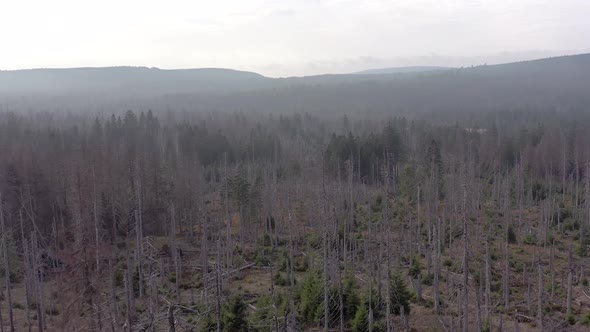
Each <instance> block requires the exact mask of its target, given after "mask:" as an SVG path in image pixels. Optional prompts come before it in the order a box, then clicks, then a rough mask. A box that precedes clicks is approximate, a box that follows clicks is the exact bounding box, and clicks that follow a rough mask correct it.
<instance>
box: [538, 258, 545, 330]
mask: <svg viewBox="0 0 590 332" xmlns="http://www.w3.org/2000/svg"><path fill="white" fill-rule="evenodd" d="M537 266H538V269H539V283H538V285H539V286H538V288H539V289H538V291H539V295H538V302H539V303H538V304H539V308H538V314H537V319H538V320H539V322H538V325H539V331H543V287H544V286H543V270H542V269H541V258H540V257H539V259H538V261H537Z"/></svg>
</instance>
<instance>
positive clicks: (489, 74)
mask: <svg viewBox="0 0 590 332" xmlns="http://www.w3.org/2000/svg"><path fill="white" fill-rule="evenodd" d="M588 86H590V54H582V55H574V56H563V57H556V58H548V59H541V60H533V61H525V62H518V63H509V64H501V65H490V66H486V65H484V66H478V67H470V68H457V69H448V70H440V71H426V72H411V73H398V74H371V75H356V74H349V75H317V76H306V77H290V78H268V77H264V76H261V75H259V74H255V73H249V72H241V71H235V70H229V69H182V70H161V69H154V68H151V69H150V68H141V67H140V68H132V67H112V68H78V69H36V70H22V71H1V72H0V103H1V104H3V105H4V107H6V108H10V109H27V108H29V107H35V106H41V105H42V106H43V107H49V108H55V107H80V106H83V107H88V106H89V105H90V106H91V105H95V104H102V107H103V108H104V107H108V108H112V110H121V109H126V108H137V107H150V108H153V109H166V108H167V107H178V108H184V109H195V108H197V109H200V110H235V109H247V110H258V111H277V110H297V111H305V112H316V111H339V112H352V111H356V110H358V109H363V110H366V111H372V112H380V113H383V112H397V113H416V112H439V111H450V110H453V111H486V110H509V109H531V108H536V107H540V108H544V109H547V110H550V109H571V108H574V109H583V108H586V107H588V105H590V94H589V93H588ZM107 102H108V103H107ZM105 105H106V106H105Z"/></svg>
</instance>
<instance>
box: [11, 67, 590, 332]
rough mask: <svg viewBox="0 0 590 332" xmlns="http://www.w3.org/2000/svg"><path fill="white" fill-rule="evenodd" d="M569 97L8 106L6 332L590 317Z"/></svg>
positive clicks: (520, 322) (489, 323)
mask: <svg viewBox="0 0 590 332" xmlns="http://www.w3.org/2000/svg"><path fill="white" fill-rule="evenodd" d="M584 68H586V67H584ZM410 80H411V79H410ZM342 84H345V83H342ZM354 84H356V83H354ZM375 84H377V83H375ZM396 84H397V83H396ZM400 84H401V83H400ZM368 86H369V88H370V85H368ZM348 87H350V86H348ZM338 88H339V87H338V86H336V87H333V89H338ZM369 88H368V89H369ZM586 88H587V86H586ZM277 89H279V90H276V91H275V93H280V91H282V90H280V88H277ZM294 89H295V88H294ZM302 89H303V88H302ZM307 89H313V87H311V88H310V87H308V88H307ZM277 91H278V92H277ZM269 93H270V92H269ZM522 93H523V94H524V93H526V91H522ZM259 97H260V96H259ZM260 98H262V97H260ZM420 98H421V97H420ZM557 104H559V103H558V102H557V101H556V104H555V105H557ZM302 105H304V106H305V105H308V104H303V103H302ZM555 105H554V106H551V105H550V104H545V105H544V106H539V105H534V104H527V105H520V106H517V105H516V104H515V106H514V107H512V108H504V107H498V108H497V109H492V108H493V107H492V105H491V104H489V105H486V109H485V110H481V109H476V110H473V111H468V110H457V111H453V110H450V109H446V108H445V109H441V110H438V111H434V110H421V111H415V112H414V111H413V110H412V109H411V103H410V104H408V105H406V106H407V108H406V109H405V110H404V111H399V110H398V111H394V110H391V111H389V112H383V111H382V110H381V108H379V109H378V110H375V109H373V110H372V111H371V110H368V109H359V110H358V111H351V110H349V109H344V110H343V111H337V110H326V109H313V108H311V107H305V108H304V107H303V106H302V109H298V110H297V109H295V110H293V109H277V110H276V111H260V110H256V109H232V108H231V107H227V108H225V109H215V108H211V109H208V110H205V109H199V110H192V109H190V108H182V107H168V108H154V109H153V110H150V109H149V108H145V107H143V106H138V107H136V108H134V109H123V108H117V107H113V106H110V107H105V108H104V109H102V110H99V109H97V108H94V109H92V110H88V109H70V108H64V109H58V108H57V106H55V108H54V109H43V108H39V107H35V108H30V109H18V107H12V106H10V104H4V105H3V106H2V111H1V112H0V224H1V229H0V233H1V235H2V236H1V249H2V250H1V252H2V254H1V255H0V262H1V264H0V277H1V278H0V280H1V282H2V285H1V287H0V292H1V294H0V299H1V302H0V326H1V327H2V331H355V332H356V331H374V332H377V331H566V330H571V331H584V330H587V329H590V285H589V280H590V266H589V262H590V258H589V257H588V256H589V255H590V253H589V249H590V248H589V246H590V199H589V197H590V196H589V195H590V132H589V131H588V128H590V113H588V105H586V106H583V105H581V106H580V105H578V106H575V105H569V106H568V107H558V106H555ZM267 106H268V105H267ZM382 106H383V105H382ZM351 107H352V106H351ZM380 107H381V106H380ZM383 107H385V106H383ZM474 107H475V106H474ZM261 108H263V107H261Z"/></svg>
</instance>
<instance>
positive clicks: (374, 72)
mask: <svg viewBox="0 0 590 332" xmlns="http://www.w3.org/2000/svg"><path fill="white" fill-rule="evenodd" d="M447 69H451V67H437V66H411V67H392V68H377V69H367V70H362V71H358V72H355V73H353V74H357V75H383V74H406V73H422V72H429V71H440V70H447Z"/></svg>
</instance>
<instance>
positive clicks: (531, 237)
mask: <svg viewBox="0 0 590 332" xmlns="http://www.w3.org/2000/svg"><path fill="white" fill-rule="evenodd" d="M522 242H523V243H524V244H527V245H530V246H534V245H536V244H537V236H536V235H535V234H532V233H529V234H527V235H526V236H525V237H524V239H523V240H522Z"/></svg>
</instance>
